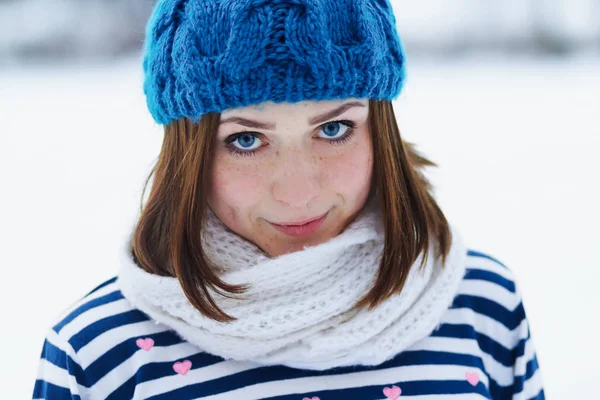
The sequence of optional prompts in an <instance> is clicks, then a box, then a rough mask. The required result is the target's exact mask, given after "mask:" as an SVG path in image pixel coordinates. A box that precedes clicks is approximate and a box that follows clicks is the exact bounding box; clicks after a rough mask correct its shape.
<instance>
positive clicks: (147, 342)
mask: <svg viewBox="0 0 600 400" xmlns="http://www.w3.org/2000/svg"><path fill="white" fill-rule="evenodd" d="M135 343H136V344H137V345H138V347H139V348H140V349H144V350H146V351H148V350H150V349H151V348H152V346H154V340H152V339H150V338H146V339H142V338H139V339H138V340H136V341H135Z"/></svg>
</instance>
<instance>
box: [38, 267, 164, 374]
mask: <svg viewBox="0 0 600 400" xmlns="http://www.w3.org/2000/svg"><path fill="white" fill-rule="evenodd" d="M165 330H166V327H164V326H162V325H159V324H157V323H156V322H154V321H153V320H151V319H150V318H149V317H148V316H147V315H146V314H144V313H143V312H141V311H140V310H138V309H136V308H135V307H133V306H132V305H131V303H130V302H129V301H128V300H127V299H126V298H125V297H124V296H123V294H122V293H121V290H120V288H119V282H118V279H117V277H113V278H111V279H108V280H106V281H105V282H103V283H101V284H100V285H98V286H97V287H95V288H94V289H93V290H91V291H90V292H88V293H87V294H86V295H85V296H83V297H82V298H80V299H79V300H77V301H76V302H75V303H74V304H73V305H72V306H71V307H69V309H68V310H67V311H65V312H64V313H63V314H62V315H61V316H60V317H59V318H58V320H57V322H56V323H55V324H54V325H53V326H52V328H51V329H50V334H49V338H50V337H52V338H53V339H54V340H56V341H57V342H59V343H60V346H61V347H66V350H68V352H69V353H71V354H73V355H76V356H77V359H78V360H79V362H81V363H83V364H89V363H90V362H91V361H92V360H96V359H98V357H100V356H101V355H102V354H104V353H105V352H106V351H107V350H109V349H111V348H114V347H115V346H117V345H119V344H122V343H127V342H131V340H133V341H134V342H135V338H136V337H139V336H145V335H151V334H156V333H159V332H162V331H165ZM48 340H49V339H47V341H48Z"/></svg>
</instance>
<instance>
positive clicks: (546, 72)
mask: <svg viewBox="0 0 600 400" xmlns="http://www.w3.org/2000/svg"><path fill="white" fill-rule="evenodd" d="M408 68H409V70H408V71H409V75H408V81H407V85H406V89H405V91H404V94H403V95H402V97H401V98H400V99H399V100H398V101H397V102H396V103H395V110H396V115H397V118H398V122H399V125H400V128H401V131H402V134H403V135H404V137H405V139H407V140H409V141H413V142H416V143H417V144H418V148H419V149H420V150H421V151H422V152H423V153H424V154H425V155H427V156H428V157H429V158H431V159H432V160H434V161H435V162H437V163H438V164H439V168H438V169H432V170H430V171H429V172H428V175H429V176H430V178H431V179H432V181H433V183H434V185H435V187H436V192H435V193H436V196H437V198H438V200H439V202H440V205H441V207H442V209H443V210H444V211H445V213H446V215H447V216H448V218H449V220H450V221H451V222H453V223H455V224H457V225H458V226H459V228H460V229H461V231H462V232H463V234H464V236H465V238H466V240H467V243H468V244H469V246H470V247H472V248H474V249H478V250H481V251H484V252H486V253H488V254H491V255H493V256H495V257H497V258H499V259H500V260H501V261H503V262H504V263H505V264H507V265H508V266H509V267H510V268H511V269H512V270H513V271H514V272H515V275H516V277H517V281H518V284H519V287H520V290H521V292H522V294H523V298H524V301H525V308H526V311H527V313H528V316H529V319H530V323H531V329H532V335H533V338H534V341H535V344H536V347H537V350H538V357H539V362H540V366H541V368H542V373H543V378H544V381H545V384H546V391H547V395H548V398H556V399H567V398H568V399H582V398H590V394H592V393H596V392H597V381H598V379H599V378H600V368H599V367H598V363H599V360H600V349H599V345H598V340H597V336H598V330H597V329H598V322H599V318H600V313H599V312H598V306H600V290H598V281H599V280H600V251H599V250H600V211H599V208H598V204H600V187H599V179H598V175H599V172H600V157H599V156H598V154H599V151H600V122H599V118H598V110H599V109H600V107H599V103H600V102H599V99H600V74H598V71H600V58H598V57H589V56H580V57H575V58H570V59H545V60H534V59H525V58H521V59H515V58H514V57H510V58H509V57H507V56H500V55H496V56H479V57H467V58H462V59H454V60H448V59H411V60H409V64H408ZM141 79H142V77H141V68H140V61H139V58H138V57H133V58H129V59H123V60H121V61H119V62H117V63H113V64H105V65H97V66H94V67H90V66H87V67H86V66H83V65H76V66H72V67H58V66H45V67H44V66H37V67H31V66H30V67H11V68H10V69H4V70H1V71H0V127H1V129H2V133H1V134H0V171H1V172H0V183H1V185H2V198H1V200H0V221H1V223H0V240H1V243H3V246H2V256H3V274H4V276H3V279H2V280H1V281H0V304H2V314H3V322H4V324H3V326H4V328H3V329H2V330H1V333H0V334H1V339H2V343H4V345H5V348H4V352H3V355H2V359H3V362H2V363H1V364H0V376H2V378H3V382H9V383H10V384H4V385H2V386H1V389H0V398H3V399H17V398H28V396H31V391H32V388H33V383H34V380H35V376H36V368H37V362H38V359H39V356H40V351H41V346H42V343H43V339H44V335H45V333H46V330H47V329H49V327H50V326H51V325H52V324H53V323H54V322H55V321H56V318H58V316H59V314H60V313H62V311H63V310H65V309H66V308H67V307H69V306H70V305H71V304H72V303H73V302H74V301H75V300H76V299H77V298H79V297H80V296H83V295H84V294H86V293H87V292H88V291H89V290H91V289H92V288H93V287H95V286H96V285H98V284H99V283H101V282H102V281H104V280H106V279H108V278H110V277H112V276H114V275H115V274H116V272H117V249H118V246H119V244H120V241H121V240H122V239H123V237H124V235H125V234H127V233H128V230H129V229H130V228H131V226H132V224H133V222H134V218H135V216H136V214H137V212H138V211H139V206H140V196H141V190H142V187H143V183H144V179H145V178H146V176H147V174H148V173H149V172H150V169H151V167H152V163H153V162H154V160H155V159H156V157H157V155H158V153H159V151H160V145H161V140H162V131H161V129H160V127H158V126H157V125H155V124H154V122H153V121H152V120H151V118H150V116H149V114H148V112H147V110H146V107H145V103H144V97H143V94H142V90H141Z"/></svg>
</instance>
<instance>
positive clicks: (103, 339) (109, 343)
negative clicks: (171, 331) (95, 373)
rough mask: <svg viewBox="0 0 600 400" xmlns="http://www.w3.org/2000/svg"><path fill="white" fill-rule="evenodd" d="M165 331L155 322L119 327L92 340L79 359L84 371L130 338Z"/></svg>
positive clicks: (82, 350) (80, 353)
mask: <svg viewBox="0 0 600 400" xmlns="http://www.w3.org/2000/svg"><path fill="white" fill-rule="evenodd" d="M165 330H166V328H165V327H164V326H163V325H157V324H155V323H154V322H153V321H142V322H137V323H134V324H128V325H123V326H119V327H117V328H114V329H111V330H109V331H106V332H104V333H102V334H101V335H98V336H97V337H95V338H94V339H92V341H91V342H89V343H88V344H87V345H85V346H84V347H82V348H81V349H80V350H79V351H78V352H77V357H78V358H79V362H80V364H81V366H82V367H83V369H86V368H87V367H89V366H90V365H91V364H92V363H93V362H94V361H96V360H97V359H98V358H99V357H101V356H102V355H103V354H105V353H106V352H108V351H109V350H110V349H112V348H113V347H115V346H117V345H118V344H120V343H122V342H124V341H126V340H128V339H130V338H133V337H138V336H146V335H151V334H154V333H159V332H164V331H165Z"/></svg>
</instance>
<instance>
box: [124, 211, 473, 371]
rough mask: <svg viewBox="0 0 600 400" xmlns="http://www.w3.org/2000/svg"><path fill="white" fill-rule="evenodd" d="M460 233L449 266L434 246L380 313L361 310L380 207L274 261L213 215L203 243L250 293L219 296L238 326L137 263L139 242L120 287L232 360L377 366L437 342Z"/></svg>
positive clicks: (460, 270) (453, 285) (458, 257)
mask: <svg viewBox="0 0 600 400" xmlns="http://www.w3.org/2000/svg"><path fill="white" fill-rule="evenodd" d="M451 230H452V237H453V238H452V247H451V250H450V253H449V255H448V257H447V259H446V263H445V265H444V266H443V268H442V266H441V265H440V261H439V259H438V260H436V259H435V257H434V254H433V247H431V248H430V250H429V252H430V254H429V256H428V258H427V263H426V265H425V267H424V268H423V269H421V270H420V269H419V268H418V266H419V265H420V262H421V257H422V255H423V254H421V255H420V256H419V258H418V259H417V260H416V261H415V263H414V265H413V268H412V269H411V271H410V273H409V276H408V279H407V281H406V285H405V286H404V289H403V290H402V292H401V293H400V294H396V295H394V296H392V297H391V298H389V299H388V300H386V301H385V302H384V303H382V304H381V305H380V306H378V307H376V308H375V309H373V310H371V311H368V310H366V309H360V310H352V308H353V305H354V304H355V302H356V301H357V300H358V299H359V298H361V297H362V296H363V295H364V294H366V293H367V292H368V291H369V289H370V288H371V286H372V285H373V283H374V281H375V278H376V274H377V270H378V267H379V261H380V259H381V253H382V250H383V239H384V232H383V224H382V218H381V215H380V212H379V211H378V209H377V208H376V207H374V203H373V202H371V203H369V204H368V205H367V206H366V207H365V208H364V209H363V211H362V212H361V213H360V214H359V215H358V216H357V218H356V219H355V220H354V221H352V222H351V224H350V225H348V227H347V228H346V229H345V230H344V231H343V232H342V233H340V234H339V235H338V236H336V237H334V238H331V239H330V240H328V241H326V242H323V243H321V244H318V245H316V246H312V247H305V248H304V249H303V250H301V251H297V252H293V253H288V254H285V255H282V256H279V257H274V258H270V257H268V256H267V255H266V254H265V253H264V252H262V251H261V250H260V249H259V248H258V247H257V246H255V245H254V244H252V243H251V242H249V241H247V240H246V239H244V238H242V237H241V236H239V235H237V234H235V233H234V232H232V231H231V230H229V229H228V228H227V227H226V226H225V225H224V224H223V223H222V222H220V220H219V219H218V218H217V217H216V216H215V215H214V214H213V213H212V211H210V210H209V212H208V220H207V225H206V227H205V231H204V232H205V234H204V235H203V245H204V247H205V249H206V251H207V254H208V256H209V257H210V258H211V260H212V261H214V262H215V263H216V264H217V265H218V266H220V268H221V269H220V271H221V273H222V278H223V279H224V280H225V281H226V282H229V283H235V284H238V283H250V285H251V288H250V290H249V291H247V292H245V293H244V294H243V296H244V299H243V300H239V299H229V298H225V297H223V296H220V295H218V294H216V293H214V292H213V296H214V298H215V299H216V301H217V304H218V305H219V306H220V307H221V309H223V310H224V311H225V312H227V313H228V314H229V315H232V316H233V317H236V318H237V320H236V321H234V322H230V323H220V322H215V321H214V320H211V319H208V318H206V317H204V316H202V315H201V314H200V312H198V311H197V310H196V309H195V308H194V307H193V306H192V305H191V304H190V302H189V301H188V300H187V298H186V297H185V295H184V293H183V291H182V289H181V286H180V284H179V282H178V281H177V279H176V278H171V277H161V276H157V275H153V274H149V273H147V272H145V271H144V270H142V269H141V268H140V267H139V266H137V264H135V262H134V261H133V258H132V255H131V252H130V243H126V245H125V246H124V247H123V251H122V254H121V255H122V263H121V271H120V274H119V282H120V287H121V290H122V293H123V295H124V296H125V297H126V298H127V299H128V300H129V301H130V302H131V303H132V305H133V306H134V307H136V308H138V309H140V310H141V311H143V312H144V313H146V314H148V315H149V316H150V317H152V318H153V319H154V320H156V321H158V322H160V323H162V324H164V325H166V326H168V327H170V328H171V329H173V330H174V331H175V332H177V333H178V334H179V335H180V336H181V337H182V338H183V339H185V340H187V341H188V342H190V343H192V344H194V345H196V346H198V347H199V348H200V349H202V350H204V351H206V352H209V353H212V354H215V355H218V356H221V357H223V358H225V359H234V360H240V361H242V360H243V361H254V362H257V363H259V364H264V365H276V364H280V365H286V366H289V367H294V368H302V369H314V370H324V369H328V368H333V367H340V366H350V365H357V364H361V365H377V364H380V363H382V362H384V361H386V360H388V359H390V358H392V357H394V356H395V355H396V354H398V353H399V352H401V351H403V350H405V349H407V348H408V347H409V346H411V345H412V344H414V343H415V342H417V341H418V340H420V339H422V338H424V337H426V336H428V335H429V334H430V333H431V332H432V331H433V330H434V329H435V327H436V326H437V325H438V324H439V322H440V319H441V317H442V314H443V313H444V312H445V311H446V310H447V309H448V307H449V305H450V303H451V301H452V299H453V297H454V295H455V294H456V291H457V287H458V284H459V283H460V281H461V279H462V278H463V274H464V271H465V260H466V249H465V247H464V246H463V243H462V240H461V236H460V234H459V232H458V231H457V230H456V229H455V228H454V227H452V225H451ZM433 243H435V241H433ZM432 246H433V245H432Z"/></svg>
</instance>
